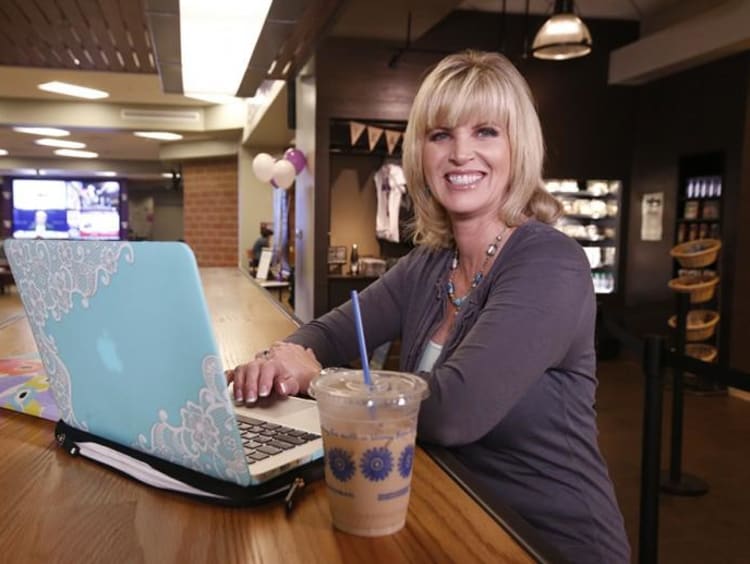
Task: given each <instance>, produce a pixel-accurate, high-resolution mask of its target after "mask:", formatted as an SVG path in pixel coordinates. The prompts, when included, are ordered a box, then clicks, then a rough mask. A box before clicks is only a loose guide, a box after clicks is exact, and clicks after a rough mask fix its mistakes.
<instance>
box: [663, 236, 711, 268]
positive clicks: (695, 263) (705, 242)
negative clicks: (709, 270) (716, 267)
mask: <svg viewBox="0 0 750 564" xmlns="http://www.w3.org/2000/svg"><path fill="white" fill-rule="evenodd" d="M719 249H721V241H719V240H718V239H698V240H696V241H688V242H686V243H680V244H679V245H675V246H674V247H672V250H671V251H669V254H670V255H672V256H673V257H674V258H676V259H677V261H678V262H679V263H680V265H681V266H682V267H683V268H703V267H704V266H708V265H709V264H713V263H714V262H716V257H717V256H718V254H719Z"/></svg>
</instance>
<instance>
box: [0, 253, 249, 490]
mask: <svg viewBox="0 0 750 564" xmlns="http://www.w3.org/2000/svg"><path fill="white" fill-rule="evenodd" d="M5 251H6V255H7V257H8V260H9V262H10V265H11V269H12V271H13V275H14V278H15V280H16V285H17V287H18V289H19V292H20V294H21V298H22V301H23V303H24V307H25V309H26V312H27V315H28V319H29V322H30V325H31V329H32V331H33V334H34V338H35V340H36V342H37V346H38V348H39V353H40V356H41V358H42V361H43V363H44V367H45V369H46V371H47V373H48V376H49V381H50V388H51V390H52V393H53V396H54V398H55V401H56V403H57V406H58V408H59V411H60V417H61V419H62V420H63V421H64V422H65V423H67V424H68V425H70V426H72V427H75V428H77V429H80V430H82V431H86V432H88V433H93V434H96V435H98V436H101V437H104V438H106V439H108V440H110V441H112V442H114V443H118V444H122V445H126V446H128V447H130V448H132V449H135V450H137V451H141V452H143V453H146V454H149V455H153V456H156V457H158V458H160V459H163V460H167V461H169V462H171V463H174V464H179V465H181V466H183V467H185V468H189V469H191V470H194V471H197V472H199V473H202V474H206V475H209V476H212V477H215V478H218V479H220V480H223V481H227V482H232V483H236V484H238V485H240V486H246V485H249V484H250V483H251V478H250V472H249V470H248V467H247V462H246V460H245V456H244V453H243V449H242V443H241V439H240V435H239V431H238V429H237V426H236V423H235V416H234V411H233V408H232V404H231V400H230V397H229V393H228V390H227V386H226V380H225V376H224V371H223V366H222V364H221V360H220V358H219V354H218V347H217V345H216V342H215V340H214V337H213V332H212V329H211V321H210V317H209V313H208V309H207V307H206V303H205V299H204V296H203V289H202V286H201V281H200V275H199V272H198V268H197V264H196V261H195V258H194V256H193V253H192V251H191V250H190V248H189V247H188V246H187V245H185V244H183V243H169V242H163V243H161V242H124V241H42V240H34V241H23V240H10V239H9V240H6V241H5Z"/></svg>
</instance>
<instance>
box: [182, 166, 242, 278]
mask: <svg viewBox="0 0 750 564" xmlns="http://www.w3.org/2000/svg"><path fill="white" fill-rule="evenodd" d="M182 182H183V189H184V192H183V206H184V208H183V214H184V215H183V217H184V226H185V227H184V229H185V242H186V243H187V244H188V245H190V247H191V248H192V249H193V252H194V253H195V257H196V258H197V260H198V265H199V266H236V265H237V261H238V251H237V240H238V235H237V233H238V231H237V230H238V226H237V159H236V158H235V157H232V158H227V159H210V160H208V159H207V160H199V161H192V162H188V163H184V164H183V165H182Z"/></svg>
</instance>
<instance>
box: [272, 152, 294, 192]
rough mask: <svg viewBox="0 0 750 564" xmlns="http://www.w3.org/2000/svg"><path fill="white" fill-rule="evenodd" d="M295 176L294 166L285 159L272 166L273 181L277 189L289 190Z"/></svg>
mask: <svg viewBox="0 0 750 564" xmlns="http://www.w3.org/2000/svg"><path fill="white" fill-rule="evenodd" d="M296 176H297V171H296V170H295V169H294V165H293V164H292V163H290V162H289V161H288V160H286V159H279V160H278V161H276V162H275V163H274V165H273V181H274V182H275V183H276V185H277V186H278V187H279V188H284V189H285V190H286V189H287V188H289V187H290V186H291V185H292V184H293V183H294V179H295V177H296Z"/></svg>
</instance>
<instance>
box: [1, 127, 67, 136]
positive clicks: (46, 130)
mask: <svg viewBox="0 0 750 564" xmlns="http://www.w3.org/2000/svg"><path fill="white" fill-rule="evenodd" d="M13 131H17V132H18V133H28V134H29V135H41V136H42V137H67V136H68V135H70V131H65V130H64V129H57V128H56V127H14V128H13Z"/></svg>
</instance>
